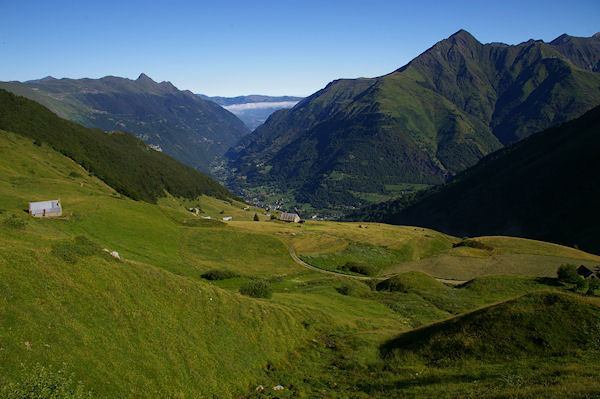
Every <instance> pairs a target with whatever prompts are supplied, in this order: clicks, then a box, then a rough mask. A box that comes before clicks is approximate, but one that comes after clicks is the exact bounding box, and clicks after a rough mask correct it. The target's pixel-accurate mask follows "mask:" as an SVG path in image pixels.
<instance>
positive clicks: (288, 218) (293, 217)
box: [279, 213, 300, 223]
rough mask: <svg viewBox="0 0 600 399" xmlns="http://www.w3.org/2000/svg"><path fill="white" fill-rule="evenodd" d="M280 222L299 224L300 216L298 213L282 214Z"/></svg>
mask: <svg viewBox="0 0 600 399" xmlns="http://www.w3.org/2000/svg"><path fill="white" fill-rule="evenodd" d="M279 220H283V221H284V222H292V223H298V222H300V216H298V214H297V213H282V214H281V216H280V217H279Z"/></svg>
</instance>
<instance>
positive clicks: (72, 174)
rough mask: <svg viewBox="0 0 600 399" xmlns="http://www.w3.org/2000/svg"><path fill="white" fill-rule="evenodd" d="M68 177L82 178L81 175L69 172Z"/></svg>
mask: <svg viewBox="0 0 600 399" xmlns="http://www.w3.org/2000/svg"><path fill="white" fill-rule="evenodd" d="M69 177H72V178H78V177H83V176H81V173H77V172H71V173H69Z"/></svg>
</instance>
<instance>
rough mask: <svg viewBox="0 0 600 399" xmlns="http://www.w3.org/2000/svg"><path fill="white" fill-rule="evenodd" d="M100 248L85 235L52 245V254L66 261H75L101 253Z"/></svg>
mask: <svg viewBox="0 0 600 399" xmlns="http://www.w3.org/2000/svg"><path fill="white" fill-rule="evenodd" d="M101 250H102V249H101V248H100V246H99V245H97V244H96V243H94V242H92V241H90V240H89V239H88V238H87V237H85V236H78V237H75V239H73V240H61V241H58V242H56V243H54V244H53V245H52V251H51V253H52V255H54V256H56V257H58V258H60V259H62V260H63V261H65V262H68V263H77V261H78V260H79V258H83V257H85V256H92V255H95V254H99V253H101Z"/></svg>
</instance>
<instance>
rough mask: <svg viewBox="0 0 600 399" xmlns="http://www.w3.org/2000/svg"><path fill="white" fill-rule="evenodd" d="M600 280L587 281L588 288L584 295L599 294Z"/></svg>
mask: <svg viewBox="0 0 600 399" xmlns="http://www.w3.org/2000/svg"><path fill="white" fill-rule="evenodd" d="M599 291H600V280H598V279H595V278H593V279H591V280H590V281H589V283H588V290H587V293H586V295H589V296H596V295H597V294H600V292H599Z"/></svg>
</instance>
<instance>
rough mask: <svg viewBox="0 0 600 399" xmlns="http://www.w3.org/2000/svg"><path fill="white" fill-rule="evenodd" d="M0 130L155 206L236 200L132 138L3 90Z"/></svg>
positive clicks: (193, 171) (195, 171)
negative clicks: (166, 201)
mask: <svg viewBox="0 0 600 399" xmlns="http://www.w3.org/2000/svg"><path fill="white" fill-rule="evenodd" d="M0 129H2V130H5V131H9V132H12V133H16V134H19V135H21V136H25V137H27V138H29V139H31V140H33V142H34V144H36V145H37V146H40V147H41V146H42V145H43V144H46V145H49V146H50V147H52V148H53V149H54V150H56V151H58V152H60V153H62V154H63V155H65V156H67V157H69V158H71V159H72V160H74V161H75V162H76V163H78V164H79V165H81V166H82V167H83V168H84V170H85V171H87V173H88V174H89V175H95V176H97V177H98V178H99V179H101V180H103V181H104V182H105V183H106V184H107V185H109V186H111V187H112V188H113V189H114V190H115V191H117V192H118V193H121V194H124V195H126V196H128V197H130V198H132V199H135V200H142V201H146V202H150V203H155V202H156V201H157V200H158V198H160V197H165V196H167V195H173V196H175V197H180V198H188V199H195V198H196V197H198V196H201V195H209V196H212V197H215V198H220V199H224V200H229V201H231V200H232V199H235V196H233V195H232V194H231V193H230V192H229V191H227V189H225V188H224V187H223V186H221V185H220V184H219V183H217V182H216V181H214V180H212V179H211V178H209V177H208V176H206V175H205V174H203V173H201V172H199V171H198V170H195V169H193V168H191V167H189V166H187V165H184V164H182V163H180V162H178V161H176V160H175V159H173V158H171V157H170V156H168V155H165V154H162V153H160V152H159V151H155V150H153V149H152V148H150V147H148V146H147V145H146V144H144V143H143V142H142V141H141V140H140V139H138V138H136V137H134V136H133V135H131V134H128V133H124V132H120V131H113V132H103V131H101V130H99V129H88V128H86V127H83V126H81V125H78V124H76V123H73V122H70V121H67V120H64V119H62V118H60V117H58V116H57V115H56V114H54V113H52V112H51V111H50V110H48V109H47V108H45V107H44V106H42V105H40V104H38V103H36V102H34V101H32V100H29V99H27V98H25V97H20V96H16V95H14V94H12V93H10V92H8V91H6V90H2V89H0ZM73 177H77V176H73Z"/></svg>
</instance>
